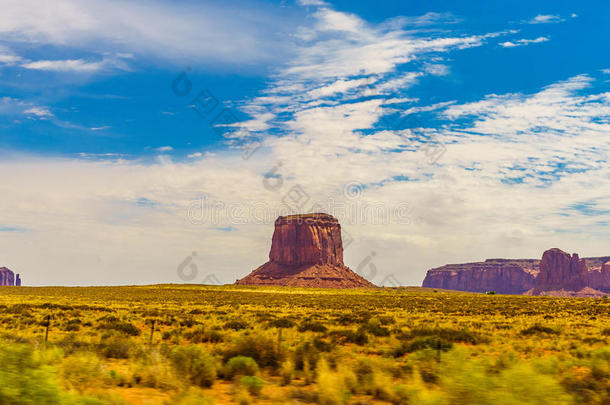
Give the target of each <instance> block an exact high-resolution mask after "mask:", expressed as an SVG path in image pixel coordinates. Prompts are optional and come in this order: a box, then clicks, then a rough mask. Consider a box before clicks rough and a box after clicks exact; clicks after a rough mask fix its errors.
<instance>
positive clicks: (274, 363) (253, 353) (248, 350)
mask: <svg viewBox="0 0 610 405" xmlns="http://www.w3.org/2000/svg"><path fill="white" fill-rule="evenodd" d="M236 356H245V357H251V358H253V359H254V360H255V361H256V363H257V364H258V365H259V366H261V367H272V368H276V367H278V366H279V364H280V362H281V361H282V360H283V359H284V356H283V354H282V353H281V352H280V351H278V347H277V342H276V341H275V340H274V339H271V338H269V337H267V336H265V335H264V334H262V333H252V334H248V335H244V336H240V337H239V338H238V339H237V340H236V342H235V343H234V344H233V345H232V346H231V347H230V348H229V349H228V350H227V351H226V352H225V354H224V358H225V360H228V359H230V358H231V357H236Z"/></svg>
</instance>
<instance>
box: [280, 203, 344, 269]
mask: <svg viewBox="0 0 610 405" xmlns="http://www.w3.org/2000/svg"><path fill="white" fill-rule="evenodd" d="M269 260H270V261H272V262H275V263H278V264H284V265H290V266H300V265H304V264H334V265H337V266H343V243H342V241H341V225H339V221H338V220H337V219H336V218H334V217H332V216H330V215H328V214H307V215H290V216H287V217H279V218H278V219H277V220H276V221H275V231H274V232H273V240H272V242H271V251H270V252H269Z"/></svg>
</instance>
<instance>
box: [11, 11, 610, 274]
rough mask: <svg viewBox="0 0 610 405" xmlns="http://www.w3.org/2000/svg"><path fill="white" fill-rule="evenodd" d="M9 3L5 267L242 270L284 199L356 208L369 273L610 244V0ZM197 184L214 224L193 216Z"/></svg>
mask: <svg viewBox="0 0 610 405" xmlns="http://www.w3.org/2000/svg"><path fill="white" fill-rule="evenodd" d="M5 10H6V11H5V12H3V16H0V154H2V156H3V163H2V166H3V167H2V169H3V170H2V173H3V174H2V176H3V182H2V183H3V184H2V192H3V193H4V194H5V195H11V196H13V198H12V199H11V201H10V202H8V201H7V202H6V203H3V205H4V207H2V209H1V210H0V215H1V216H0V231H1V232H0V241H2V242H4V243H5V246H6V247H7V252H9V253H7V257H6V259H5V260H6V261H7V263H0V265H7V266H8V267H14V268H16V269H17V270H21V271H22V272H23V273H26V274H29V275H30V280H31V283H33V284H36V283H38V284H52V283H54V282H57V283H60V284H88V283H90V284H104V283H113V284H117V283H123V282H128V283H148V282H164V281H180V280H179V279H177V274H176V271H175V270H174V269H175V268H176V266H177V265H178V264H179V263H182V262H183V259H184V257H186V256H187V255H189V254H191V253H192V252H194V251H197V252H199V253H198V254H197V255H196V257H197V260H199V261H201V263H200V264H199V266H200V267H201V273H202V276H203V275H204V273H205V274H215V275H216V276H217V278H218V279H220V280H221V281H222V282H232V281H233V280H234V279H235V278H238V277H241V276H243V275H244V274H245V273H247V272H248V271H249V270H251V269H252V268H254V267H256V266H257V265H259V264H262V262H263V261H264V260H265V257H266V253H267V250H268V244H269V242H270V232H271V230H270V229H272V223H273V219H274V217H275V216H276V214H280V213H288V212H300V211H307V210H311V209H319V210H324V211H332V212H331V213H333V214H335V215H336V216H338V217H339V219H340V220H341V221H342V223H344V230H345V231H346V232H347V233H349V234H350V237H353V240H354V243H353V244H350V246H348V247H347V248H346V260H347V264H348V265H350V266H352V267H356V266H357V265H358V263H362V261H363V260H365V259H366V258H367V257H369V256H371V253H372V252H375V255H373V256H374V257H375V259H374V262H375V269H377V270H376V271H375V273H376V275H375V277H377V278H378V279H377V280H373V281H375V282H378V283H379V282H382V279H383V278H384V277H385V276H387V275H390V274H391V275H394V276H395V277H396V278H397V279H399V280H401V283H403V284H418V283H419V282H420V281H421V279H422V278H423V275H424V273H425V270H427V269H428V268H430V267H433V266H438V265H442V264H445V263H447V262H459V261H466V260H479V259H484V258H485V257H488V256H489V257H491V256H494V257H514V256H521V257H538V256H540V255H541V253H542V250H544V249H546V248H548V247H551V245H552V246H555V245H558V247H562V248H564V249H566V250H575V251H576V250H580V251H581V252H580V253H581V255H585V256H587V255H589V256H592V255H607V254H608V252H607V251H606V250H604V248H605V246H608V239H609V237H608V236H609V235H610V233H609V232H608V231H609V230H610V229H609V228H608V224H609V223H610V215H609V211H608V209H607V207H608V203H609V202H610V196H609V195H608V192H607V190H608V188H607V186H608V183H609V182H610V181H609V180H610V176H609V172H608V169H607V159H608V152H610V137H609V131H610V93H609V86H610V53H609V52H608V45H607V44H606V42H607V41H606V38H608V36H609V35H608V34H609V32H608V31H609V30H610V26H609V25H608V21H607V16H608V15H610V4H607V2H601V1H596V2H587V3H583V4H577V3H574V2H567V1H561V2H558V1H548V2H544V1H541V2H535V3H532V2H516V3H514V2H511V3H510V4H509V3H507V2H499V1H497V2H489V1H487V2H482V1H481V2H479V1H468V2H466V1H462V2H447V1H430V2H416V1H406V2H405V1H382V2H375V3H371V2H358V1H337V2H322V1H319V0H301V1H281V2H272V1H238V2H231V3H230V4H228V3H224V2H215V3H214V2H205V1H178V2H169V1H158V0H157V1H152V2H141V1H130V2H117V1H108V2H104V3H98V2H93V1H73V0H61V1H58V2H57V4H53V5H50V4H47V3H45V2H38V1H34V0H28V1H13V0H10V1H8V2H7V4H6V7H5ZM185 85H188V86H189V87H188V91H183V92H182V93H183V94H181V91H180V90H179V91H178V92H176V91H175V86H179V87H178V89H182V90H184V89H185V87H184V86H185ZM180 86H182V87H180ZM202 92H203V93H202ZM202 94H203V95H205V97H207V98H202V96H201V95H202ZM204 103H205V104H204ZM211 107H213V108H211ZM204 109H207V110H208V111H203V110H204ZM218 117H219V118H218ZM223 120H224V121H223ZM221 122H224V125H220V124H219V123H221ZM244 153H246V156H247V159H244V158H243V155H244ZM251 153H252V154H251ZM250 154H251V156H250ZM271 180H274V181H275V183H271ZM295 189H296V190H297V191H298V190H301V191H303V192H304V193H305V195H306V197H307V202H306V204H305V205H303V206H298V207H295V206H294V205H292V206H291V204H290V203H287V201H288V200H290V197H291V196H294V192H293V191H294V190H295ZM203 200H205V201H207V202H209V201H212V202H213V204H214V207H215V208H213V209H211V208H209V207H207V206H206V207H207V208H205V209H207V210H208V211H213V215H212V216H213V220H212V219H209V218H208V219H207V220H205V221H202V220H201V218H199V217H197V218H196V220H193V215H192V208H193V207H196V206H197V205H198V204H199V203H200V202H201V201H203ZM203 205H204V204H202V206H203ZM219 207H221V208H219ZM253 207H255V208H253ZM256 207H258V208H256ZM346 207H347V208H346ZM371 207H375V208H371ZM256 209H260V211H256ZM238 211H239V213H238V214H236V212H238ZM263 211H264V213H265V214H264V215H263V216H264V217H265V219H266V220H264V221H263V220H261V219H260V218H259V216H260V215H259V214H260V212H263ZM403 211H404V213H403ZM397 213H400V215H398V219H397ZM403 214H404V215H403ZM403 216H405V217H408V220H405V219H404V218H403ZM75 246H77V248H76V249H77V250H78V252H75V251H74V250H75ZM31 251H36V252H38V253H36V255H32V254H30V253H28V252H31ZM407 258H409V259H408V260H407ZM41 266H45V267H48V266H50V268H51V269H53V270H54V271H55V274H56V276H53V277H52V276H50V275H49V274H48V272H45V271H42V270H40V268H41ZM126 267H129V269H131V270H130V271H129V272H128V273H127V276H126V272H125V268H126ZM204 268H205V269H206V270H204ZM79 269H86V270H79ZM57 274H59V275H60V276H57ZM26 283H27V282H26Z"/></svg>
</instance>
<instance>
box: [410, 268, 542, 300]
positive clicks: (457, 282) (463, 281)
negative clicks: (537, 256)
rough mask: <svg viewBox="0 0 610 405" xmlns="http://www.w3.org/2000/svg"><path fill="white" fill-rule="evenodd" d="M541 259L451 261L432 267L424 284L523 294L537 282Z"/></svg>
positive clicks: (473, 290) (436, 286)
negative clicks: (457, 262)
mask: <svg viewBox="0 0 610 405" xmlns="http://www.w3.org/2000/svg"><path fill="white" fill-rule="evenodd" d="M537 267H538V261H537V260H527V259H524V260H508V259H488V260H486V261H485V262H478V263H466V264H448V265H446V266H442V267H439V268H436V269H432V270H428V274H427V275H426V278H425V279H424V282H423V284H422V286H423V287H431V288H442V289H448V290H460V291H472V292H486V291H495V292H497V293H500V294H522V293H524V292H525V291H527V290H529V289H531V288H533V287H534V285H535V280H536V275H537V274H538V270H537Z"/></svg>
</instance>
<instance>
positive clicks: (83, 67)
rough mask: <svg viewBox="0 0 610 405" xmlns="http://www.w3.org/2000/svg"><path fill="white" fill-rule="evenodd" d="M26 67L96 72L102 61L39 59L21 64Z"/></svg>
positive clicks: (57, 70)
mask: <svg viewBox="0 0 610 405" xmlns="http://www.w3.org/2000/svg"><path fill="white" fill-rule="evenodd" d="M21 66H22V67H24V68H26V69H33V70H50V71H55V72H96V71H98V70H100V69H101V67H102V64H101V63H100V62H87V61H84V60H83V59H67V60H39V61H35V62H28V63H24V64H22V65H21Z"/></svg>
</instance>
